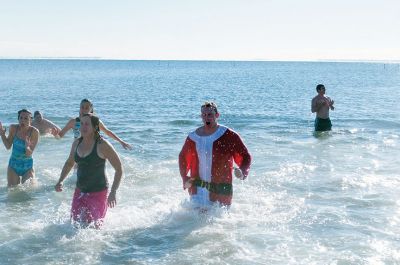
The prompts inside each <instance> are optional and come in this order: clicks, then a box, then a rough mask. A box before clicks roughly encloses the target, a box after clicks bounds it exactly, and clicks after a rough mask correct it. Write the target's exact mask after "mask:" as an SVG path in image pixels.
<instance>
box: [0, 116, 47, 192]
mask: <svg viewBox="0 0 400 265" xmlns="http://www.w3.org/2000/svg"><path fill="white" fill-rule="evenodd" d="M18 121H19V123H18V124H11V125H10V131H9V133H8V137H7V136H6V129H5V128H4V127H3V125H2V124H1V123H0V136H1V140H2V141H3V144H4V146H5V147H6V148H7V149H11V147H12V153H11V157H10V160H9V162H8V169H7V181H8V187H12V186H16V185H18V184H20V183H24V182H25V181H27V180H28V179H32V178H34V177H35V171H34V169H33V158H32V153H33V151H34V150H35V147H36V144H37V143H38V140H39V131H38V130H37V129H36V128H35V127H33V126H31V122H32V114H31V113H30V112H29V111H28V110H26V109H22V110H20V111H18ZM20 177H21V178H20Z"/></svg>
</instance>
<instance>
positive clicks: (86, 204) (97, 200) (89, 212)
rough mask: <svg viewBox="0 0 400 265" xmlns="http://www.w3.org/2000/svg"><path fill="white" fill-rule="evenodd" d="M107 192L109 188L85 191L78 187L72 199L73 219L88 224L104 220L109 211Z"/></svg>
mask: <svg viewBox="0 0 400 265" xmlns="http://www.w3.org/2000/svg"><path fill="white" fill-rule="evenodd" d="M107 194H108V190H107V189H105V190H102V191H98V192H88V193H83V192H81V190H80V189H79V188H76V189H75V192H74V198H73V199H72V208H71V218H72V220H73V221H77V222H84V223H87V224H89V223H91V222H97V221H102V219H103V218H104V217H105V216H106V213H107Z"/></svg>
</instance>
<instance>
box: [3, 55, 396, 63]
mask: <svg viewBox="0 0 400 265" xmlns="http://www.w3.org/2000/svg"><path fill="white" fill-rule="evenodd" d="M0 60H71V61H73V60H77V61H79V60H93V61H198V62H343V63H346V62H349V63H352V62H358V63H362V62H365V63H400V59H390V60H385V59H138V58H136V59H133V58H112V57H85V56H76V57H75V56H69V57H63V56H60V57H47V56H43V57H6V56H0Z"/></svg>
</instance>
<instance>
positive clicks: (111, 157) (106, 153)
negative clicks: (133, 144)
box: [99, 140, 122, 208]
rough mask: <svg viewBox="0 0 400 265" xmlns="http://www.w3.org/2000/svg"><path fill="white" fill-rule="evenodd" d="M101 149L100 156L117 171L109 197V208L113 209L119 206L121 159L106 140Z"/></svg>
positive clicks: (100, 146)
mask: <svg viewBox="0 0 400 265" xmlns="http://www.w3.org/2000/svg"><path fill="white" fill-rule="evenodd" d="M99 149H100V155H101V156H103V157H104V158H105V159H107V160H108V161H109V162H110V164H111V166H112V167H113V168H114V170H115V173H114V181H113V184H112V186H111V191H110V194H109V195H108V206H109V207H111V208H112V207H114V206H115V205H117V199H116V193H117V189H118V187H119V184H120V183H121V178H122V164H121V159H120V158H119V156H118V154H117V152H116V151H115V149H114V147H113V146H112V145H111V144H110V143H109V142H108V141H106V140H103V141H102V143H101V144H100V145H99Z"/></svg>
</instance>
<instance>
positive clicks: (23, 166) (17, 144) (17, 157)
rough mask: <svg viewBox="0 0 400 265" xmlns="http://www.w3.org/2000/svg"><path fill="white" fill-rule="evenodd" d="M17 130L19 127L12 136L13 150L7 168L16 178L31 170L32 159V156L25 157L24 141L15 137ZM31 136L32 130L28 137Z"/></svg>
mask: <svg viewBox="0 0 400 265" xmlns="http://www.w3.org/2000/svg"><path fill="white" fill-rule="evenodd" d="M18 129H19V126H18V127H17V131H16V132H15V135H14V140H13V148H12V153H11V157H10V160H9V162H8V166H9V167H10V168H12V169H13V170H14V171H15V173H17V175H18V176H23V175H25V173H27V172H28V171H29V170H31V169H32V168H33V158H32V156H27V155H25V151H26V146H25V140H22V139H20V138H19V137H18V136H17V132H18ZM31 134H32V129H31V130H30V135H31ZM30 135H29V136H30Z"/></svg>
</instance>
